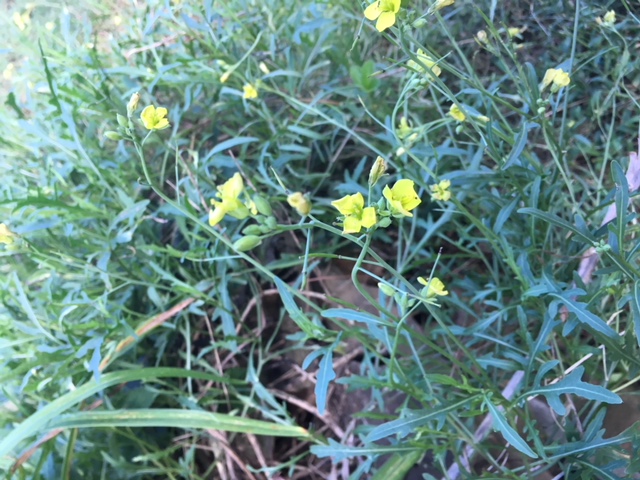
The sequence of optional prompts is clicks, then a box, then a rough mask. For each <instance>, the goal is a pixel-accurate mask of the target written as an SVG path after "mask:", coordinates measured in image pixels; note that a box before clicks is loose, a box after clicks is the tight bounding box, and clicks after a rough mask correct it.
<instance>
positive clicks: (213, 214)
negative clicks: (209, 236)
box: [209, 203, 227, 227]
mask: <svg viewBox="0 0 640 480" xmlns="http://www.w3.org/2000/svg"><path fill="white" fill-rule="evenodd" d="M226 213H227V212H226V211H225V209H224V208H223V206H222V203H217V205H216V208H214V209H213V210H209V225H211V226H212V227H215V226H216V225H217V224H219V223H220V222H221V221H222V219H223V218H224V216H225V214H226Z"/></svg>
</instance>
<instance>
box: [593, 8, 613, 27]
mask: <svg viewBox="0 0 640 480" xmlns="http://www.w3.org/2000/svg"><path fill="white" fill-rule="evenodd" d="M596 23H597V24H598V25H603V26H605V27H613V26H614V25H615V23H616V12H615V11H614V10H609V11H608V12H607V13H605V14H604V18H600V17H597V18H596Z"/></svg>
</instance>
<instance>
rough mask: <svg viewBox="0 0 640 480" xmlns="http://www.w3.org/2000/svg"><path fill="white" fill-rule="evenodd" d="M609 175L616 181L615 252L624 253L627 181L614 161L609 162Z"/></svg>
mask: <svg viewBox="0 0 640 480" xmlns="http://www.w3.org/2000/svg"><path fill="white" fill-rule="evenodd" d="M611 175H612V176H613V180H614V182H616V213H617V217H618V218H616V219H615V222H616V224H615V225H616V236H617V237H618V245H617V246H618V251H615V253H617V254H619V255H624V247H623V246H624V236H625V229H626V226H627V206H628V205H629V183H628V182H627V177H625V175H624V171H623V170H622V167H621V166H620V164H619V163H618V162H616V161H613V162H612V163H611Z"/></svg>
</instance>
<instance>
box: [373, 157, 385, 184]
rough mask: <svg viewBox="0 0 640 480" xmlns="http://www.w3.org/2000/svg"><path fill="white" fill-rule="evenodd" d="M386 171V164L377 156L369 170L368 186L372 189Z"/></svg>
mask: <svg viewBox="0 0 640 480" xmlns="http://www.w3.org/2000/svg"><path fill="white" fill-rule="evenodd" d="M386 171H387V162H385V160H384V158H382V157H381V156H378V158H376V161H375V162H373V165H372V166H371V170H369V186H370V187H373V186H374V185H375V184H376V183H378V180H380V178H382V176H383V175H384V174H385V172H386Z"/></svg>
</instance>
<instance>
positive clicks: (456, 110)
mask: <svg viewBox="0 0 640 480" xmlns="http://www.w3.org/2000/svg"><path fill="white" fill-rule="evenodd" d="M449 115H451V116H452V117H453V118H455V119H456V120H457V121H459V122H464V121H465V120H466V119H467V116H466V115H465V114H464V112H463V111H462V110H460V107H458V106H457V105H456V104H455V103H454V104H453V105H451V107H449Z"/></svg>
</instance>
